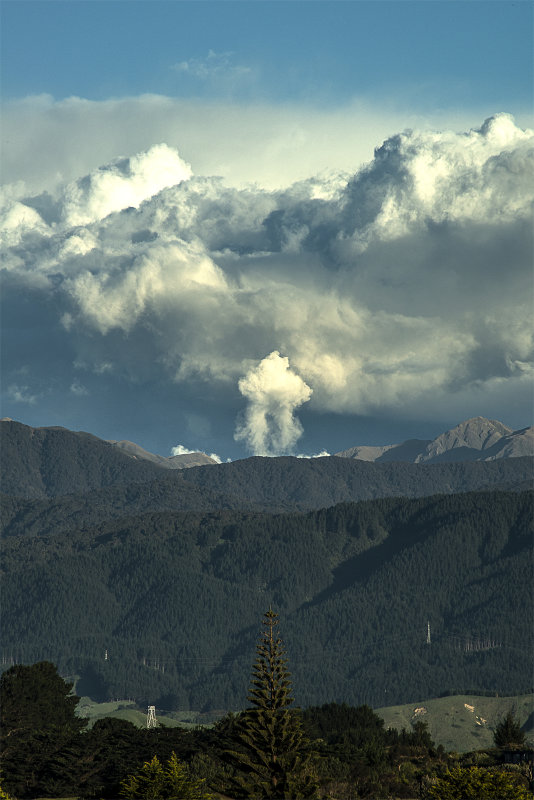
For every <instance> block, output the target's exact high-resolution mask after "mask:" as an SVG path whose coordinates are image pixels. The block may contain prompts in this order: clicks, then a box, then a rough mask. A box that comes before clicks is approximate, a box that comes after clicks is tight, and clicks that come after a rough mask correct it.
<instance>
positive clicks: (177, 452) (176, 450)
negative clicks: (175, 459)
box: [171, 444, 222, 464]
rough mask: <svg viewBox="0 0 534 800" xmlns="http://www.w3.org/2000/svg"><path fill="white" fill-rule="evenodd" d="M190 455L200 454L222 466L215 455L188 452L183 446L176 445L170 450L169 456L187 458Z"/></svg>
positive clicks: (220, 460)
mask: <svg viewBox="0 0 534 800" xmlns="http://www.w3.org/2000/svg"><path fill="white" fill-rule="evenodd" d="M191 453H202V454H203V455H205V456H209V458H212V459H213V460H214V461H215V462H216V463H217V464H222V459H221V457H220V456H218V455H217V453H205V452H204V450H198V449H197V450H190V449H189V448H188V447H185V446H184V445H183V444H177V445H175V446H174V447H173V448H171V455H173V456H187V455H190V454H191Z"/></svg>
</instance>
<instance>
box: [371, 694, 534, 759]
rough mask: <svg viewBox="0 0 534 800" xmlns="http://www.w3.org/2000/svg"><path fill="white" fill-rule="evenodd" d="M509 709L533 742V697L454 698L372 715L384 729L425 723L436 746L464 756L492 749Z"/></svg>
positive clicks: (390, 708) (406, 706) (469, 696)
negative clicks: (500, 724)
mask: <svg viewBox="0 0 534 800" xmlns="http://www.w3.org/2000/svg"><path fill="white" fill-rule="evenodd" d="M510 709H513V711H514V713H515V715H516V716H517V718H518V719H519V721H520V722H521V725H525V723H526V722H527V721H528V722H529V726H528V727H529V728H530V730H527V731H526V732H527V738H528V739H529V740H534V723H533V720H534V694H524V695H519V696H517V697H480V696H478V695H453V696H451V697H439V698H436V699H434V700H422V701H421V702H420V703H408V704H405V705H401V706H389V707H387V708H377V709H375V711H376V713H377V714H378V715H379V716H380V717H382V719H383V720H384V722H385V725H386V727H387V728H397V729H398V730H401V729H402V728H406V730H410V729H411V726H412V724H413V722H415V721H417V720H421V721H423V722H426V723H427V724H428V729H429V731H430V734H431V736H432V738H433V740H434V741H435V743H436V745H440V744H441V745H443V747H444V748H445V750H446V751H454V752H457V753H467V752H470V751H472V750H483V749H486V748H488V747H493V728H494V727H495V725H496V724H497V723H498V722H500V720H501V719H502V718H503V717H504V715H505V714H506V712H507V711H509V710H510Z"/></svg>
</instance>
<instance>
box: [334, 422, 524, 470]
mask: <svg viewBox="0 0 534 800" xmlns="http://www.w3.org/2000/svg"><path fill="white" fill-rule="evenodd" d="M335 455H336V456H338V457H339V458H354V459H357V460H360V461H371V462H375V463H376V462H384V461H404V462H408V463H412V464H435V463H438V462H452V461H494V460H496V459H500V458H518V457H521V456H533V455H534V427H528V428H520V429H519V430H516V431H514V430H512V428H509V427H508V426H507V425H504V424H503V423H502V422H499V421H498V420H490V419H487V418H486V417H472V418H470V419H467V420H464V421H463V422H460V423H459V424H458V425H456V426H455V427H454V428H451V429H450V430H448V431H444V432H443V433H441V434H440V435H439V436H436V437H435V438H434V439H408V440H407V441H404V442H401V443H400V444H389V445H382V446H369V445H361V446H355V447H350V448H348V449H347V450H341V451H340V452H338V453H335Z"/></svg>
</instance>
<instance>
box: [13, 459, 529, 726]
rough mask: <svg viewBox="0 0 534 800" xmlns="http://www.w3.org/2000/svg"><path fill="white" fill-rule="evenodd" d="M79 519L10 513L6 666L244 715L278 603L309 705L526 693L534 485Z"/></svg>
mask: <svg viewBox="0 0 534 800" xmlns="http://www.w3.org/2000/svg"><path fill="white" fill-rule="evenodd" d="M332 461H334V462H335V461H336V459H332ZM204 469H206V470H218V467H206V468H204ZM54 502H55V501H54ZM42 511H43V513H45V518H46V512H45V509H44V508H43V509H42ZM82 512H83V509H82V511H81V512H80V516H79V517H78V518H77V520H76V524H75V525H74V524H73V525H72V527H68V526H66V527H61V526H59V528H58V529H57V530H55V529H54V526H53V525H51V524H50V519H49V520H48V522H47V527H46V531H45V532H43V533H39V530H38V524H39V523H38V515H37V514H36V515H35V516H34V518H33V523H32V525H33V527H32V529H31V533H32V535H28V533H29V532H30V531H28V530H27V528H26V526H25V524H24V522H22V523H21V521H20V519H19V518H17V516H16V515H15V516H14V517H13V518H12V521H11V523H9V525H8V529H7V533H11V535H10V536H7V537H6V538H5V539H4V540H3V547H2V550H3V552H2V567H1V569H2V573H1V578H2V584H3V605H2V621H3V649H2V652H1V654H0V656H1V660H2V664H3V665H4V666H7V665H9V664H10V663H11V661H12V660H16V661H25V662H33V661H37V660H41V659H44V658H46V659H49V660H52V661H53V662H55V663H57V664H58V665H59V667H60V669H61V671H62V672H63V673H64V674H78V675H80V676H81V677H80V681H79V684H78V691H79V692H80V693H81V694H86V695H90V696H92V697H93V698H94V699H100V700H108V699H110V698H113V697H115V698H116V697H133V698H136V699H137V700H138V701H140V702H141V701H142V702H148V701H150V702H152V703H156V705H159V707H161V708H166V709H170V710H173V709H182V710H183V709H188V708H193V709H197V710H201V711H207V710H210V709H221V708H223V709H224V708H226V709H228V708H237V709H238V708H242V707H243V703H244V702H245V696H246V691H247V687H248V681H249V673H250V667H251V664H252V661H253V658H254V648H255V643H256V639H257V633H258V620H259V619H260V617H261V614H262V613H263V611H265V609H266V608H268V607H269V604H272V605H273V607H275V609H276V610H277V611H278V612H279V613H280V616H281V633H282V636H283V638H284V641H285V642H286V645H287V649H288V656H289V659H290V666H291V671H292V674H293V680H294V686H295V695H296V698H297V702H298V703H299V704H300V705H303V706H304V705H310V704H320V703H324V702H329V701H339V702H343V701H344V702H347V703H350V704H353V705H358V704H361V703H368V704H369V705H372V706H375V707H376V706H381V705H384V702H385V703H387V704H388V705H389V704H391V703H402V702H411V701H414V700H416V699H417V698H420V697H431V696H437V695H439V694H440V693H441V692H443V691H446V690H448V689H453V688H455V687H472V688H473V689H481V690H482V689H483V690H491V691H498V692H499V693H510V692H513V693H519V692H523V691H528V690H529V689H530V688H531V680H532V661H531V657H532V652H533V646H534V642H533V636H534V634H533V631H534V625H533V619H532V608H533V603H532V586H533V581H532V577H533V576H532V520H533V495H532V493H500V492H484V493H469V494H455V495H445V496H439V497H430V498H421V499H416V500H406V499H404V498H390V499H385V500H375V501H370V502H362V503H356V504H353V503H349V504H341V505H338V506H335V507H333V508H330V509H322V510H320V511H313V512H308V513H305V514H303V513H288V514H272V513H270V514H258V513H252V512H250V511H248V512H245V511H241V512H239V511H224V512H208V513H193V512H180V513H177V512H158V513H156V512H146V513H140V514H131V515H123V516H121V517H120V518H117V519H108V520H105V521H100V522H99V523H98V524H96V525H94V526H91V525H86V524H85V522H84V518H83V513H82ZM25 513H26V512H25ZM428 622H430V626H431V632H432V644H431V646H429V645H427V643H426V635H427V623H428ZM106 654H107V657H106Z"/></svg>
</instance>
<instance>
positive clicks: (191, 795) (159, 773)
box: [121, 753, 211, 800]
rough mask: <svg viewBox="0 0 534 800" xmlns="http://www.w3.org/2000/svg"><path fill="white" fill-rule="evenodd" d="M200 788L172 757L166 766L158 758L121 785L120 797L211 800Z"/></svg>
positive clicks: (184, 767) (200, 785)
mask: <svg viewBox="0 0 534 800" xmlns="http://www.w3.org/2000/svg"><path fill="white" fill-rule="evenodd" d="M202 784H203V781H197V780H193V779H192V778H191V777H190V776H189V773H188V770H187V767H186V766H185V765H184V764H182V763H181V762H180V761H179V760H178V758H177V757H176V753H173V754H172V755H171V757H170V759H169V760H168V762H167V764H166V766H163V765H162V764H161V762H160V760H159V758H158V757H157V756H154V758H153V759H152V760H151V761H146V762H145V763H144V764H143V767H142V769H141V771H140V772H138V773H137V774H136V775H130V776H128V778H126V779H125V780H124V781H123V782H122V790H121V796H122V797H124V798H126V800H210V798H211V795H209V794H206V792H204V790H203V788H202Z"/></svg>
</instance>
